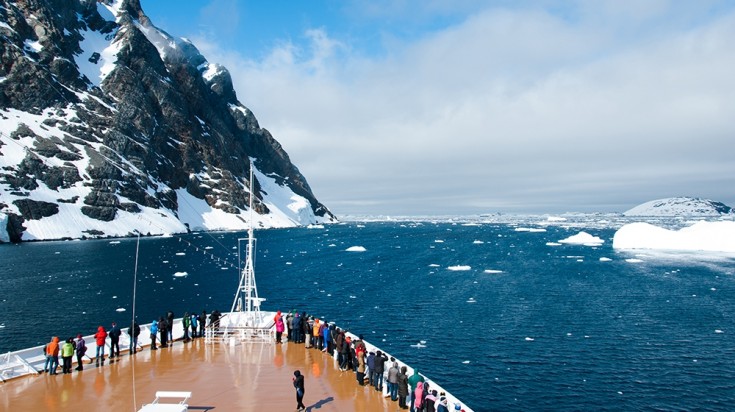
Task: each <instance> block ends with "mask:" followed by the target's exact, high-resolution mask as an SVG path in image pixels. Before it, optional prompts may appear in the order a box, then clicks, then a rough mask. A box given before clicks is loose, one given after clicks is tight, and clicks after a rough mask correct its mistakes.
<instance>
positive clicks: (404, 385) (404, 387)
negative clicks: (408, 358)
mask: <svg viewBox="0 0 735 412" xmlns="http://www.w3.org/2000/svg"><path fill="white" fill-rule="evenodd" d="M406 371H408V369H407V368H406V367H405V366H401V371H400V372H398V407H399V408H401V409H408V405H407V404H406V398H407V397H408V376H407V375H406Z"/></svg>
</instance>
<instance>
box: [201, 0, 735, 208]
mask: <svg viewBox="0 0 735 412" xmlns="http://www.w3.org/2000/svg"><path fill="white" fill-rule="evenodd" d="M439 3H440V2H437V4H439ZM470 3H471V2H470ZM605 4H606V5H607V6H604V7H599V8H597V9H594V10H589V9H582V10H581V11H579V12H578V16H577V18H578V19H582V20H577V21H574V22H572V23H570V22H569V21H568V20H569V19H564V18H560V17H558V16H556V15H552V14H549V13H546V12H543V11H540V9H538V10H510V9H491V10H485V11H480V12H477V13H475V14H474V15H472V16H471V17H469V18H467V19H466V20H464V21H463V22H462V23H461V24H457V25H452V26H450V27H448V28H446V29H443V30H440V31H436V32H434V33H430V34H428V35H426V36H423V37H421V38H419V39H417V40H412V41H407V40H406V41H393V42H392V43H390V45H389V46H390V49H388V50H387V51H386V53H385V54H384V55H383V56H380V57H370V56H366V55H362V54H360V52H359V51H358V50H353V49H351V47H350V43H349V40H348V39H334V38H331V37H330V36H329V32H328V29H327V28H319V29H313V30H309V31H307V32H306V33H305V36H306V37H307V38H308V39H309V40H310V44H311V47H310V48H300V47H298V46H297V45H295V44H293V43H290V42H285V43H281V44H280V45H279V46H278V47H276V48H274V49H273V51H272V53H270V55H269V56H267V57H266V58H264V59H263V60H262V61H252V60H248V59H246V58H244V57H243V56H242V55H239V54H237V53H236V52H233V51H227V50H221V49H220V48H218V47H217V45H216V44H215V43H213V42H212V41H211V40H209V39H206V38H200V39H195V44H197V46H198V47H199V48H200V49H201V50H202V51H203V53H204V54H205V55H206V56H207V57H208V58H209V60H210V61H215V62H219V63H222V64H224V65H225V66H226V67H227V68H228V69H229V70H230V72H231V73H232V75H233V80H234V83H235V87H236V89H237V92H238V96H239V98H240V100H241V101H243V103H244V104H246V105H247V106H248V107H250V108H251V109H252V110H253V112H254V113H255V115H256V116H257V117H258V119H259V121H260V123H261V125H263V127H266V128H268V129H269V130H270V131H271V132H272V133H273V135H274V136H275V137H276V139H277V140H278V141H280V142H281V143H282V144H283V146H284V148H285V149H286V150H287V151H288V152H289V154H290V156H291V158H292V160H293V161H294V162H295V163H296V165H297V166H298V167H299V168H300V170H301V171H302V172H303V173H304V175H305V176H306V177H307V179H308V180H309V182H310V184H311V186H312V188H313V189H314V191H315V194H316V195H317V197H318V198H319V199H320V200H322V201H323V202H324V203H325V204H327V206H329V207H331V208H332V209H333V211H334V212H335V213H338V214H343V213H376V214H377V213H385V214H397V213H400V214H412V213H430V212H431V211H435V212H436V213H445V212H487V211H495V210H497V209H515V210H518V211H521V210H522V211H528V210H536V211H541V212H555V211H559V210H594V209H600V208H616V209H613V210H618V211H622V210H625V209H626V208H628V207H630V206H633V205H635V204H637V203H641V202H643V201H646V200H650V199H653V198H657V197H667V196H673V195H691V196H700V197H712V198H714V199H715V200H719V201H724V202H733V200H734V198H733V197H732V194H731V193H730V192H731V190H730V188H732V187H733V183H735V181H733V179H735V177H733V176H735V164H734V162H733V160H732V153H733V150H732V149H733V145H734V143H733V140H732V136H733V132H735V124H733V123H732V121H731V119H733V118H735V78H733V76H732V75H731V74H730V73H729V72H730V71H731V68H732V67H735V44H734V43H733V42H732V41H731V39H733V38H735V16H734V15H733V14H732V13H730V14H724V15H722V17H720V18H716V19H715V18H710V19H709V20H705V23H701V24H699V25H698V26H695V27H692V28H690V29H676V28H671V27H662V28H660V30H659V31H657V32H656V31H653V30H649V28H646V29H645V30H642V31H640V32H639V33H626V34H625V35H624V36H622V35H620V33H619V32H620V30H622V29H623V28H630V26H631V23H630V19H632V18H633V17H635V19H637V22H638V23H637V26H640V27H643V26H645V24H644V23H645V22H646V21H649V20H650V19H654V20H655V19H658V18H660V17H661V16H662V15H667V16H670V15H672V14H675V12H676V10H672V9H671V6H669V5H668V2H664V1H661V2H655V3H653V2H652V3H647V4H646V5H645V7H644V6H641V5H640V4H639V3H638V2H625V3H621V2H607V3H605ZM436 7H437V8H438V7H439V6H438V5H437V6H436ZM605 17H608V20H606V21H607V27H601V26H600V25H598V24H597V22H598V21H600V20H604V18H605ZM584 19H587V20H584ZM616 22H621V23H619V24H618V25H615V24H616ZM635 34H639V35H640V36H641V37H640V38H637V39H635V41H632V39H633V38H635ZM488 209H490V210H488Z"/></svg>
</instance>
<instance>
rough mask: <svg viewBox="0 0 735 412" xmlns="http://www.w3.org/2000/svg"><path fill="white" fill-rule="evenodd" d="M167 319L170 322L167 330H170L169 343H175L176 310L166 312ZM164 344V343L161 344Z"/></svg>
mask: <svg viewBox="0 0 735 412" xmlns="http://www.w3.org/2000/svg"><path fill="white" fill-rule="evenodd" d="M166 321H167V322H168V328H167V329H166V331H167V332H168V342H171V343H169V345H173V344H174V311H172V310H169V311H168V313H166ZM161 346H163V344H161Z"/></svg>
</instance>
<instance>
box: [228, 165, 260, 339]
mask: <svg viewBox="0 0 735 412" xmlns="http://www.w3.org/2000/svg"><path fill="white" fill-rule="evenodd" d="M254 182H255V180H254V179H253V162H252V160H251V161H250V227H249V228H248V246H247V250H246V251H245V267H244V268H243V270H242V273H241V274H240V285H239V286H238V288H237V293H236V294H235V301H234V302H232V309H231V312H232V313H233V314H234V313H235V312H240V322H239V323H240V325H241V326H258V325H259V324H260V302H261V301H262V300H265V299H261V298H259V297H258V287H257V285H256V284H255V269H254V262H253V256H254V251H255V238H254V237H253V198H254V197H255V183H254ZM243 300H244V301H243Z"/></svg>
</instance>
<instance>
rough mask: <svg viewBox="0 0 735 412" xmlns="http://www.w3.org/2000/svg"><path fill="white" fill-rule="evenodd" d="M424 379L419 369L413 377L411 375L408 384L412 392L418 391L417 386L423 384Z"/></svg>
mask: <svg viewBox="0 0 735 412" xmlns="http://www.w3.org/2000/svg"><path fill="white" fill-rule="evenodd" d="M423 381H424V377H423V376H421V375H419V371H418V369H414V371H413V375H411V376H410V377H409V378H408V384H409V385H411V392H413V391H415V390H416V385H418V383H419V382H423Z"/></svg>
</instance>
